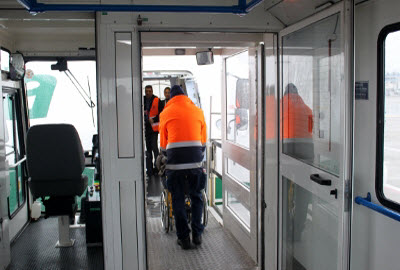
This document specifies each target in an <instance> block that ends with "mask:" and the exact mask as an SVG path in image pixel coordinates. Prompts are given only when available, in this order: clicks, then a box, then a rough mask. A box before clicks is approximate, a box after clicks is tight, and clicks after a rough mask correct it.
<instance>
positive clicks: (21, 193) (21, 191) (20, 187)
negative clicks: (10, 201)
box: [17, 165, 25, 206]
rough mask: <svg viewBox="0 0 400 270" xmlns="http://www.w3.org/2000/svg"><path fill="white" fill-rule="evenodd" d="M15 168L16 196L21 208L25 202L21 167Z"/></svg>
mask: <svg viewBox="0 0 400 270" xmlns="http://www.w3.org/2000/svg"><path fill="white" fill-rule="evenodd" d="M17 168H18V196H19V205H20V206H21V205H22V204H23V202H24V200H25V188H24V182H23V181H22V179H23V175H22V165H19V166H18V167H17Z"/></svg>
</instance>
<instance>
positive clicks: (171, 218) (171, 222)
mask: <svg viewBox="0 0 400 270" xmlns="http://www.w3.org/2000/svg"><path fill="white" fill-rule="evenodd" d="M167 194H168V199H167V208H168V221H169V223H168V224H169V231H171V232H172V231H173V230H174V223H175V219H174V210H173V208H172V195H171V192H167Z"/></svg>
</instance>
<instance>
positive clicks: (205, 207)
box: [201, 190, 208, 227]
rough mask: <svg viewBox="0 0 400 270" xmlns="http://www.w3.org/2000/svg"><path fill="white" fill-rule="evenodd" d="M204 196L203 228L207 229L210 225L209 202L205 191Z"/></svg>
mask: <svg viewBox="0 0 400 270" xmlns="http://www.w3.org/2000/svg"><path fill="white" fill-rule="evenodd" d="M201 194H202V196H203V216H202V223H203V226H204V227H206V226H207V223H208V200H207V194H206V192H205V191H204V190H203V191H202V193H201Z"/></svg>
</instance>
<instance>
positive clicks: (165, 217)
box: [160, 191, 171, 233]
mask: <svg viewBox="0 0 400 270" xmlns="http://www.w3.org/2000/svg"><path fill="white" fill-rule="evenodd" d="M160 210H161V225H162V227H163V229H164V231H165V232H166V233H168V232H169V230H170V227H171V225H170V211H169V205H168V199H167V198H166V196H165V191H163V192H162V193H161V202H160Z"/></svg>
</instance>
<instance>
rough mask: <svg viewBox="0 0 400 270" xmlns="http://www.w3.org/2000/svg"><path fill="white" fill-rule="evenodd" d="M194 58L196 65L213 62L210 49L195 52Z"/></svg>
mask: <svg viewBox="0 0 400 270" xmlns="http://www.w3.org/2000/svg"><path fill="white" fill-rule="evenodd" d="M196 60H197V64H198V65H211V64H214V54H213V52H212V51H204V52H197V53H196Z"/></svg>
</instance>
